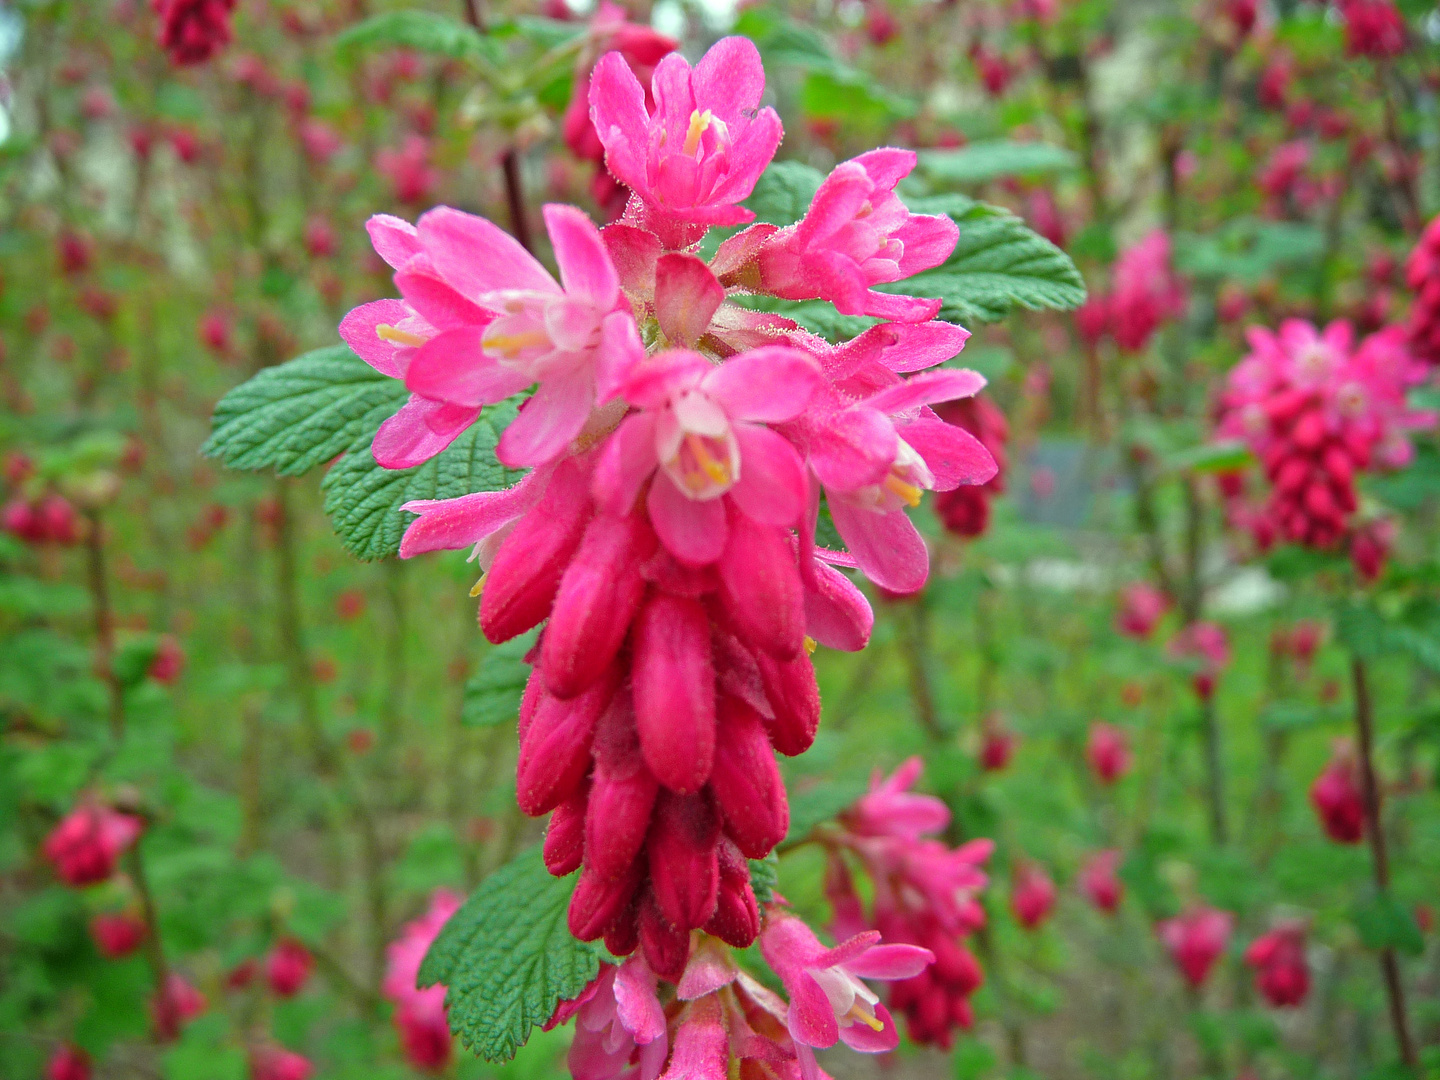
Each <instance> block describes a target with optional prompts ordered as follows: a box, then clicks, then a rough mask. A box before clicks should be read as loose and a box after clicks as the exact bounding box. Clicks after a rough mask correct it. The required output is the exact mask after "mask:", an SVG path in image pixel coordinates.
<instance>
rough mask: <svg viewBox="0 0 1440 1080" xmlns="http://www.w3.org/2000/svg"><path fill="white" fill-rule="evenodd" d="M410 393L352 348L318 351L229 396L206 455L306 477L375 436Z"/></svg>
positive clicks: (236, 466)
mask: <svg viewBox="0 0 1440 1080" xmlns="http://www.w3.org/2000/svg"><path fill="white" fill-rule="evenodd" d="M408 397H409V394H408V393H407V391H406V390H405V386H404V384H403V383H401V382H400V381H399V380H398V379H392V378H390V377H389V376H386V375H382V374H380V372H378V371H376V370H375V369H374V368H372V367H371V366H370V365H369V364H367V363H365V361H363V360H361V359H360V358H359V357H358V356H356V355H355V354H354V353H353V352H351V351H350V349H349V347H348V346H345V345H332V346H330V347H329V348H325V349H316V350H315V351H314V352H310V353H306V354H305V355H304V356H298V357H296V358H295V359H294V360H289V361H287V362H286V363H283V364H277V365H276V366H274V367H270V368H266V369H265V370H263V371H261V372H260V373H259V374H258V375H256V376H254V377H253V378H251V379H249V380H248V381H246V382H243V383H241V384H240V385H239V386H237V387H235V389H233V390H231V391H230V392H229V393H228V394H226V395H225V396H224V397H223V398H221V399H220V403H219V404H218V405H216V406H215V415H214V417H213V418H212V419H211V432H210V438H209V439H208V440H206V442H205V445H204V446H202V447H201V448H200V452H201V453H202V454H205V455H206V456H208V457H213V458H219V459H220V460H221V461H223V462H224V463H225V464H226V465H228V466H230V468H232V469H244V470H255V469H274V470H275V471H276V472H278V473H279V474H280V475H281V476H300V475H301V474H303V473H306V472H309V471H310V470H311V469H313V468H314V467H315V466H317V465H321V464H324V463H325V462H327V461H329V460H330V459H331V458H333V457H335V456H336V455H338V454H342V453H344V452H345V451H346V450H349V449H351V448H352V447H354V446H355V445H356V444H357V443H359V442H360V441H361V440H368V438H369V437H371V436H373V435H374V433H375V431H376V429H378V428H379V427H380V423H381V421H383V420H384V419H385V418H386V417H388V416H390V415H392V414H393V413H394V412H395V411H396V410H397V409H399V408H400V406H401V405H403V404H404V403H405V401H406V399H407V398H408Z"/></svg>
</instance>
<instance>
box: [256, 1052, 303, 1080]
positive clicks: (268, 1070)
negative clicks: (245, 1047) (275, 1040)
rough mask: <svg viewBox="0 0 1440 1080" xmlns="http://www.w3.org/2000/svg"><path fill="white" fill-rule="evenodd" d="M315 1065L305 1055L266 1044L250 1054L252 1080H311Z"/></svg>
mask: <svg viewBox="0 0 1440 1080" xmlns="http://www.w3.org/2000/svg"><path fill="white" fill-rule="evenodd" d="M314 1072H315V1065H314V1064H313V1063H312V1062H311V1061H310V1059H309V1058H307V1057H305V1056H304V1055H303V1054H297V1053H295V1051H293V1050H286V1049H285V1048H284V1047H283V1046H276V1045H274V1044H266V1045H264V1046H260V1047H257V1048H256V1049H254V1050H252V1051H251V1052H250V1080H310V1077H311V1076H312V1075H313V1074H314Z"/></svg>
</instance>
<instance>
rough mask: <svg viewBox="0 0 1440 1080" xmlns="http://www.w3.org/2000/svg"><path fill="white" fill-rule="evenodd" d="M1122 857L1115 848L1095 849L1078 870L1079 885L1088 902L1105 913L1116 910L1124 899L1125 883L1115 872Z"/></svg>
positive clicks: (1112, 912) (1108, 913) (1111, 912)
mask: <svg viewBox="0 0 1440 1080" xmlns="http://www.w3.org/2000/svg"><path fill="white" fill-rule="evenodd" d="M1123 858H1124V856H1123V855H1122V854H1121V853H1120V851H1119V850H1118V849H1116V848H1110V849H1108V850H1105V851H1097V852H1096V853H1095V854H1094V855H1092V856H1091V857H1090V859H1089V861H1087V862H1086V863H1085V868H1084V869H1083V870H1081V871H1080V887H1081V888H1082V889H1084V890H1085V895H1086V896H1087V897H1088V898H1089V899H1090V902H1091V903H1092V904H1094V905H1095V906H1096V907H1097V908H1099V909H1100V910H1101V911H1103V912H1105V913H1106V914H1107V915H1110V914H1114V913H1115V912H1116V911H1118V910H1119V909H1120V902H1121V901H1122V900H1124V899H1125V883H1124V882H1123V881H1121V880H1120V878H1119V876H1118V875H1117V874H1116V870H1117V869H1119V866H1120V863H1121V861H1122V860H1123Z"/></svg>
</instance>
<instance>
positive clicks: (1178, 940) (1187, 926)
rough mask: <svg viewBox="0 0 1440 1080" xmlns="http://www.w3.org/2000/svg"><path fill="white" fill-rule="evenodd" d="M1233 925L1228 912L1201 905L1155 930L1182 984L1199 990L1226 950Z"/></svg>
mask: <svg viewBox="0 0 1440 1080" xmlns="http://www.w3.org/2000/svg"><path fill="white" fill-rule="evenodd" d="M1234 924H1235V917H1234V916H1233V915H1231V914H1230V913H1229V912H1228V911H1220V910H1218V909H1216V908H1212V907H1207V906H1205V905H1204V904H1201V905H1200V906H1198V907H1194V908H1191V909H1190V910H1189V911H1187V912H1185V913H1184V914H1182V915H1177V916H1176V917H1175V918H1173V919H1166V920H1165V921H1164V922H1162V923H1160V925H1159V926H1158V927H1157V928H1156V930H1157V932H1158V933H1159V935H1160V941H1161V943H1162V944H1163V945H1164V946H1165V948H1166V949H1167V950H1169V952H1170V956H1171V959H1173V960H1174V961H1175V966H1176V967H1178V968H1179V969H1180V973H1181V974H1182V975H1183V976H1185V981H1186V982H1188V983H1189V984H1190V985H1191V986H1193V987H1195V988H1197V989H1198V988H1199V987H1201V986H1203V985H1205V980H1206V979H1207V978H1209V976H1210V969H1211V968H1213V967H1214V966H1215V961H1216V960H1218V959H1220V954H1221V953H1223V952H1224V951H1225V946H1226V945H1227V944H1228V943H1229V941H1230V930H1231V928H1232V927H1233V926H1234Z"/></svg>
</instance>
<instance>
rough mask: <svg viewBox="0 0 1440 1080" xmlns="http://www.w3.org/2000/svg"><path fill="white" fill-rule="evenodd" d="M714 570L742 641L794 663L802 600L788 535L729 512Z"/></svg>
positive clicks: (802, 628) (800, 631)
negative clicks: (726, 535) (725, 536)
mask: <svg viewBox="0 0 1440 1080" xmlns="http://www.w3.org/2000/svg"><path fill="white" fill-rule="evenodd" d="M717 569H718V570H719V574H720V602H721V604H722V605H724V608H725V612H726V614H727V615H729V616H730V619H731V620H732V622H733V623H734V624H735V628H736V630H737V632H738V633H739V635H740V637H741V638H742V640H744V641H745V642H746V643H747V644H749V645H751V646H753V647H755V648H759V649H763V650H764V651H765V652H767V653H769V654H770V655H771V656H773V657H775V658H776V659H777V660H782V661H784V660H791V659H794V657H795V656H796V655H797V654H798V653H799V652H800V647H801V644H802V643H803V642H804V639H805V600H804V593H803V590H802V589H801V585H800V571H799V568H798V567H797V566H796V565H795V554H794V551H793V550H792V548H791V545H790V540H789V534H788V531H787V530H785V529H779V528H776V527H774V526H770V525H761V524H759V523H757V522H754V521H751V520H750V519H749V518H748V517H746V516H745V515H744V514H741V513H738V512H732V513H731V514H730V539H729V542H728V543H727V544H726V545H725V551H724V553H723V554H722V555H721V556H720V562H719V565H718V567H717Z"/></svg>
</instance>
